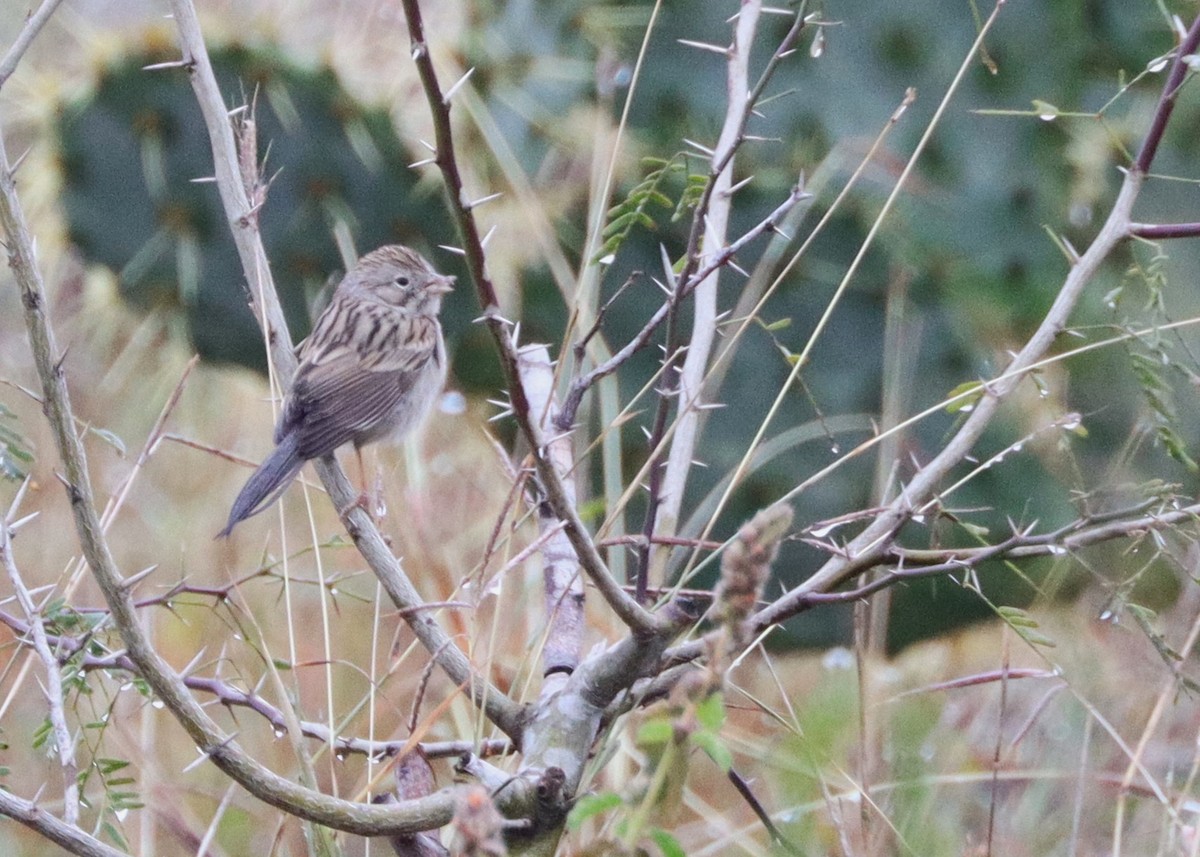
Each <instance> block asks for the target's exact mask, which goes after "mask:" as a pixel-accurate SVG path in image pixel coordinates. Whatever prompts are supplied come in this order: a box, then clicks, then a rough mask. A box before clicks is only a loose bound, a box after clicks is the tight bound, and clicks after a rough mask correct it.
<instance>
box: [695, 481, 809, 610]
mask: <svg viewBox="0 0 1200 857" xmlns="http://www.w3.org/2000/svg"><path fill="white" fill-rule="evenodd" d="M791 525H792V509H791V507H790V506H783V505H777V506H768V507H767V508H766V509H763V510H762V511H761V512H759V513H758V514H757V515H755V516H754V517H753V518H751V519H750V520H749V521H748V522H747V523H745V524H743V525H742V528H741V529H740V530H738V534H737V537H736V538H735V539H734V540H733V541H732V542H731V543H730V544H729V547H727V548H726V549H725V553H724V554H723V555H722V557H721V580H720V582H718V584H717V590H716V593H715V594H714V607H713V609H714V618H716V619H717V620H718V621H720V622H721V623H722V624H724V625H726V626H730V627H734V626H741V624H742V623H743V622H745V621H746V619H747V618H749V616H750V614H751V613H752V612H753V611H754V607H755V605H756V604H757V603H758V600H759V599H760V598H761V597H762V593H763V588H764V587H765V586H766V585H767V578H768V577H770V575H771V563H772V562H774V561H775V557H776V556H778V554H779V543H780V541H781V540H782V539H783V536H784V534H785V533H787V530H788V527H790V526H791Z"/></svg>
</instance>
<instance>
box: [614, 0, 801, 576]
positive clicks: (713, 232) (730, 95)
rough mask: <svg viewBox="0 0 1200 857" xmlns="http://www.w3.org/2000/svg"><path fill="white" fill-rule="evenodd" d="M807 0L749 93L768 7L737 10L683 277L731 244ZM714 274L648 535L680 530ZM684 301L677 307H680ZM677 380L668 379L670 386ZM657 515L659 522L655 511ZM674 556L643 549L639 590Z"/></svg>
mask: <svg viewBox="0 0 1200 857" xmlns="http://www.w3.org/2000/svg"><path fill="white" fill-rule="evenodd" d="M805 5H806V4H804V3H802V4H801V5H800V8H799V10H798V11H797V12H796V15H795V17H794V18H793V21H792V25H791V27H790V28H789V30H788V32H787V34H786V35H785V36H784V37H783V39H782V40H781V42H780V43H779V45H778V47H777V48H776V49H775V51H774V52H773V53H772V54H771V58H770V59H769V60H768V61H767V65H766V68H765V69H764V70H763V72H762V74H761V75H760V76H759V79H758V82H757V83H756V84H755V86H754V87H753V88H752V89H750V91H749V93H748V94H746V95H743V93H744V92H746V90H747V83H748V80H749V67H750V53H751V46H752V44H753V42H754V36H755V33H756V31H757V28H758V16H759V13H760V12H761V11H762V4H761V3H759V2H743V3H742V4H741V8H740V10H739V12H738V15H737V20H736V22H735V27H734V38H733V43H732V44H731V46H730V49H729V57H728V70H727V75H726V84H725V86H726V104H727V107H726V114H725V122H724V125H723V127H722V129H721V133H720V135H719V137H718V140H717V145H716V148H715V151H714V154H713V159H712V160H713V163H712V171H711V172H710V174H709V180H708V183H707V185H706V187H705V191H704V194H703V195H702V196H701V199H700V203H699V204H698V205H697V206H696V210H695V212H694V215H693V219H692V229H691V234H690V235H689V236H688V244H687V250H686V251H685V253H686V255H685V261H684V265H683V274H684V275H685V276H686V275H689V274H691V273H692V272H694V271H695V270H696V268H698V267H699V266H700V264H701V262H702V259H703V257H704V256H708V255H711V254H714V253H717V252H719V250H720V248H721V247H722V246H723V245H724V244H725V236H726V231H727V228H728V222H729V215H730V211H731V210H732V207H733V194H734V193H735V192H736V188H735V187H734V184H733V164H734V157H735V155H736V154H737V152H738V150H739V149H740V148H741V147H742V146H743V145H744V144H745V142H746V140H747V134H746V128H747V126H748V124H749V121H750V116H751V115H752V114H753V112H754V110H755V109H756V108H757V106H758V102H759V99H760V98H761V97H762V95H763V93H764V92H765V91H766V87H767V84H768V83H769V82H770V81H771V79H772V78H773V76H774V73H775V70H776V69H777V68H778V67H779V64H780V63H781V62H782V61H783V59H784V58H785V57H787V56H789V55H791V54H792V52H793V50H794V48H795V45H796V42H797V40H798V39H799V38H800V34H801V33H802V32H803V30H804V26H805V22H806V17H805ZM718 274H719V271H714V272H713V273H712V274H711V275H709V276H708V277H705V278H704V279H703V280H701V281H700V282H699V285H698V286H697V287H696V294H695V298H694V304H693V318H692V333H691V337H690V339H689V341H688V345H687V349H686V354H685V356H684V358H683V366H682V367H681V368H680V371H679V377H678V379H677V384H676V387H677V393H678V395H677V396H674V397H673V398H675V400H676V411H675V424H674V426H673V428H674V437H673V438H672V440H671V448H670V452H669V453H668V454H667V461H666V467H665V469H664V471H663V473H662V486H661V492H660V493H656V492H655V491H654V490H653V489H654V486H655V482H656V481H657V480H655V479H654V476H655V475H656V474H655V473H654V472H652V473H651V483H650V484H651V491H650V496H649V497H648V499H647V508H648V509H649V510H650V513H648V514H647V521H646V527H645V528H644V530H643V535H645V536H646V537H647V538H648V539H649V538H650V537H652V536H654V535H655V532H656V531H657V530H661V531H662V532H663V533H664V534H665V535H668V536H673V535H675V532H676V529H677V528H678V525H679V511H680V507H681V506H682V503H683V493H684V488H685V486H686V484H687V480H688V474H690V473H691V472H692V471H693V470H694V466H693V458H694V457H695V452H696V443H697V440H698V435H699V430H700V413H699V407H700V404H701V401H700V399H701V395H702V392H703V388H704V380H705V375H706V373H707V371H708V366H709V358H710V355H711V352H712V345H713V341H714V338H715V335H716V320H717V276H718ZM678 306H679V305H678V303H677V304H676V311H678ZM667 351H668V354H670V353H672V352H673V351H674V346H673V345H672V344H671V343H670V342H668V344H667ZM672 380H676V379H673V378H672V377H671V376H670V375H668V376H667V378H666V381H667V383H668V384H670V383H671V382H672ZM669 405H670V399H669V398H668V397H663V398H660V399H659V402H658V408H659V409H660V410H665V409H666V408H668V407H669ZM661 441H662V433H661V431H660V432H659V433H658V434H657V436H655V435H652V436H651V438H650V444H649V448H650V449H651V456H657V455H658V449H659V445H660V443H661ZM651 513H656V514H657V519H658V524H657V526H656V523H655V520H654V515H652V514H651ZM669 553H670V549H668V548H658V549H657V550H656V551H653V552H649V553H647V554H645V555H644V556H643V557H642V558H641V561H640V562H639V567H638V586H639V591H640V590H642V589H644V587H645V586H646V585H647V578H648V576H649V575H650V573H651V571H653V572H654V577H655V582H656V583H659V584H662V583H663V582H664V581H663V580H661V578H662V577H663V574H664V572H665V569H666V560H667V557H668V555H669Z"/></svg>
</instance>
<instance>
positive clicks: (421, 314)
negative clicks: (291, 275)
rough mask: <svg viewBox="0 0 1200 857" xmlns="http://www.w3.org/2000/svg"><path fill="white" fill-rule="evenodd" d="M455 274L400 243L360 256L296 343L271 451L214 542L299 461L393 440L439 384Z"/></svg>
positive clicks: (277, 487) (424, 409)
mask: <svg viewBox="0 0 1200 857" xmlns="http://www.w3.org/2000/svg"><path fill="white" fill-rule="evenodd" d="M453 287H454V277H449V276H445V275H443V274H439V273H438V272H437V271H435V270H434V269H433V266H432V265H430V264H429V262H427V261H426V260H425V259H424V258H423V257H422V256H421V255H420V254H419V253H416V252H415V251H413V250H410V249H409V248H408V247H402V246H400V245H389V246H386V247H380V248H379V249H378V250H374V251H372V252H370V253H368V254H367V255H365V256H363V257H362V258H361V259H360V260H359V261H358V264H356V265H355V266H354V267H353V268H352V269H351V270H350V271H349V272H348V273H347V274H346V276H345V277H343V278H342V280H341V282H339V283H338V285H337V288H336V289H335V290H334V292H333V297H332V299H331V300H330V302H329V306H328V307H326V308H325V311H324V312H322V313H321V315H320V317H319V318H318V319H317V323H316V324H315V325H314V326H313V330H312V333H311V334H310V335H309V336H308V338H307V339H305V340H304V341H303V342H302V343H301V344H300V346H299V348H298V352H297V356H298V357H299V359H300V365H299V367H298V368H297V369H296V375H295V377H294V379H293V380H292V387H291V390H290V391H289V392H288V394H287V397H286V398H285V399H284V402H283V412H282V413H281V414H280V416H279V422H278V424H277V425H276V426H275V449H274V451H273V452H272V453H271V454H270V455H269V456H267V459H266V461H264V462H263V463H262V464H261V465H260V466H259V468H258V469H257V470H256V471H254V474H253V475H252V476H251V477H250V479H249V480H248V481H247V482H246V485H245V487H243V488H242V490H241V493H239V494H238V496H237V499H236V500H234V501H233V507H232V508H231V509H230V510H229V521H228V522H227V523H226V524H225V529H223V530H221V532H220V533H218V534H217V535H218V538H222V537H226V536H228V535H229V534H230V533H231V532H233V528H234V527H235V526H237V525H238V524H239V523H240V522H241V521H244V520H245V519H246V518H249V517H250V516H251V515H257V514H258V513H259V512H261V511H262V510H263V509H265V508H267V507H268V506H270V505H271V504H272V503H274V502H275V500H277V499H278V498H279V495H281V494H282V493H283V492H284V490H285V489H286V488H287V487H288V485H290V484H291V482H292V480H293V479H295V478H296V474H298V473H299V472H300V469H301V468H302V467H304V463H305V462H307V461H309V460H311V459H314V458H320V457H321V456H323V455H328V454H330V453H332V452H333V451H334V450H335V449H337V448H338V447H340V446H344V445H345V444H347V443H353V444H354V447H355V449H356V450H358V449H361V447H362V446H363V445H364V444H368V443H372V442H374V441H377V440H383V439H391V440H398V439H400V438H401V437H402V436H403V435H404V434H406V433H407V432H409V431H411V430H412V429H413V428H415V427H416V426H418V425H419V424H420V423H421V422H422V421H423V420H424V419H425V416H426V415H427V414H428V413H429V411H430V409H431V408H432V407H433V404H434V402H435V401H436V399H437V397H438V395H439V394H440V393H441V391H442V387H443V385H444V384H445V381H446V345H445V342H444V340H443V338H442V326H441V324H440V323H439V322H438V311H439V310H440V309H441V306H442V296H443V295H445V294H446V293H447V292H449V291H451V290H452V289H453Z"/></svg>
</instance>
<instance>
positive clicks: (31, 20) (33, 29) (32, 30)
mask: <svg viewBox="0 0 1200 857" xmlns="http://www.w3.org/2000/svg"><path fill="white" fill-rule="evenodd" d="M61 2H62V0H42V5H41V6H38V8H37V11H36V12H33V13H32V14H30V15H29V17H28V18H26V19H25V26H24V27H22V28H21V32H20V33H18V34H17V38H16V40H15V41H14V42H13V43H12V47H10V48H9V49H8V52H7V53H5V54H4V58H3V59H0V87H3V86H4V84H5V82H6V81H7V80H8V79H9V78H10V77H12V75H13V72H14V71H16V70H17V64H18V63H19V62H20V61H21V57H23V56H25V51H27V50H28V49H29V45H30V44H31V43H32V42H33V40H34V39H35V38H37V34H38V33H40V32H41V31H42V27H44V26H46V22H47V21H49V20H50V16H51V15H53V14H54V10H55V9H57V8H58V4H59V3H61Z"/></svg>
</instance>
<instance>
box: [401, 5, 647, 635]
mask: <svg viewBox="0 0 1200 857" xmlns="http://www.w3.org/2000/svg"><path fill="white" fill-rule="evenodd" d="M402 4H403V6H404V16H405V18H406V20H407V21H408V30H409V38H410V39H411V42H412V56H413V61H414V62H415V63H416V66H417V74H418V75H419V76H420V78H421V86H422V87H423V89H424V90H425V98H426V101H427V102H428V104H429V109H430V113H431V114H432V117H433V126H434V139H435V141H436V148H437V152H436V155H435V160H436V163H437V165H438V167H439V168H440V169H441V171H442V178H443V180H444V181H445V183H446V196H447V200H448V205H449V207H450V213H451V215H452V216H453V218H454V221H455V223H456V224H457V226H458V231H459V237H460V238H461V240H462V243H463V246H462V247H461V250H462V252H463V258H464V259H465V260H466V264H467V270H468V271H469V273H470V275H471V280H472V281H473V282H474V284H475V290H476V292H477V293H478V296H479V302H480V305H481V306H482V307H483V321H484V323H485V324H486V325H487V327H488V330H489V331H490V332H491V334H492V337H493V339H494V341H495V343H496V346H497V351H498V353H499V356H500V365H501V368H502V369H503V371H504V377H505V382H506V384H507V386H508V393H509V401H510V402H511V404H512V410H513V415H514V417H515V418H516V421H517V425H518V426H519V427H520V429H521V433H522V434H523V435H524V436H525V438H526V439H527V440H528V441H529V445H530V447H531V448H532V450H533V459H534V464H535V465H536V467H537V473H538V478H539V479H540V480H541V482H542V487H543V489H544V490H545V492H546V501H547V502H548V503H549V505H550V508H551V509H552V510H553V511H554V514H555V516H556V517H557V518H558V519H559V520H561V521H562V522H563V525H564V532H565V533H566V535H567V538H568V539H570V541H571V546H572V547H573V548H574V550H575V553H576V555H577V556H578V558H579V561H580V563H581V565H582V566H583V570H584V571H585V572H586V573H587V575H588V577H589V579H591V581H592V583H593V584H595V586H596V588H597V589H598V590H599V591H600V594H601V595H602V596H603V597H604V599H605V601H607V602H608V604H609V605H610V606H611V607H612V608H613V612H615V613H616V614H617V615H618V616H619V617H620V618H621V621H623V622H624V623H625V624H626V625H627V626H628V627H629V628H631V629H632V630H633V631H634V632H635V633H638V634H641V635H654V634H659V633H661V632H662V630H663V625H662V623H660V622H659V621H657V620H656V619H655V617H654V615H653V614H651V613H650V612H649V611H647V610H646V609H645V608H644V607H642V606H641V605H640V604H638V603H637V602H636V601H635V600H634V599H633V598H631V597H630V596H629V595H627V594H626V593H625V592H623V591H622V590H621V587H620V586H619V585H618V584H617V582H616V581H615V580H614V579H613V576H612V574H611V573H610V572H609V570H608V568H607V567H606V566H605V564H604V560H603V559H602V558H601V556H600V552H599V551H598V550H597V549H596V545H595V544H594V542H593V541H592V538H591V534H590V533H589V532H588V531H587V528H586V527H585V526H584V524H583V521H582V520H581V519H580V517H579V514H578V512H577V510H576V509H575V507H574V505H572V503H571V501H570V498H569V496H568V492H567V490H566V489H565V488H564V487H563V484H562V480H561V478H560V477H559V475H558V473H557V471H556V470H555V467H554V463H553V462H552V461H551V459H550V456H549V454H548V452H547V446H546V440H545V439H544V437H543V434H542V432H541V430H540V427H539V425H538V422H537V418H536V416H535V415H534V413H533V410H532V408H531V407H530V404H529V399H528V397H527V395H526V393H525V388H524V385H523V382H522V380H521V376H520V371H519V370H518V349H517V344H516V342H515V341H514V339H513V336H512V331H511V329H510V325H509V323H508V322H507V321H506V320H505V319H504V318H503V317H502V316H501V315H500V307H499V299H498V298H497V296H496V289H495V286H493V285H492V281H491V279H490V277H489V276H488V274H487V270H486V266H485V260H484V255H483V245H482V243H481V241H480V238H479V229H478V226H477V225H476V223H475V217H474V214H473V213H472V211H471V208H470V206H469V205H468V204H467V202H466V199H465V197H464V195H463V183H462V175H461V172H460V171H459V167H458V159H457V155H456V153H455V149H454V134H453V130H452V128H451V124H450V105H449V103H448V102H447V100H446V97H445V95H444V94H443V92H442V89H441V86H440V84H439V83H438V78H437V73H436V71H435V70H434V67H433V59H432V57H431V56H430V54H429V45H428V43H427V42H426V40H425V26H424V23H423V20H422V17H421V8H420V4H419V2H418V0H402Z"/></svg>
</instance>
